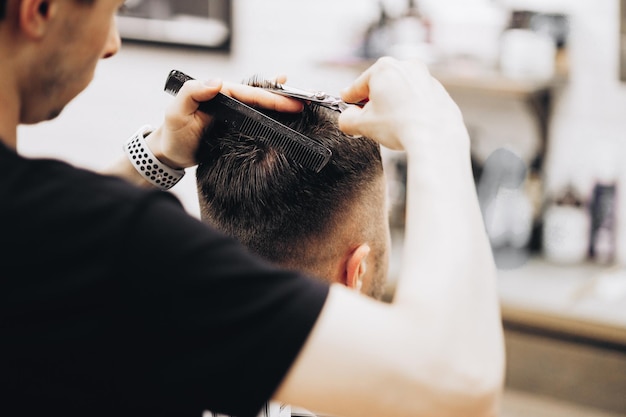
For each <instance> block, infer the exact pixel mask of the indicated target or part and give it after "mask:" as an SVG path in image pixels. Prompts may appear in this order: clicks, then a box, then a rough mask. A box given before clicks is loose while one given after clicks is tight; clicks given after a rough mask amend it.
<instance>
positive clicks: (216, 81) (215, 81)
mask: <svg viewBox="0 0 626 417" xmlns="http://www.w3.org/2000/svg"><path fill="white" fill-rule="evenodd" d="M221 84H222V80H220V79H219V78H214V79H212V80H208V81H205V82H204V85H206V86H207V87H219V86H220V85H221Z"/></svg>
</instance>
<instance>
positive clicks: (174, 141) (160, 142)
mask: <svg viewBox="0 0 626 417" xmlns="http://www.w3.org/2000/svg"><path fill="white" fill-rule="evenodd" d="M278 80H280V81H282V80H284V77H280V78H278ZM220 91H221V92H222V93H224V94H226V95H229V96H232V97H234V98H236V99H237V100H239V101H241V102H244V103H246V104H248V105H250V106H255V107H263V108H266V109H270V110H277V111H282V112H299V111H302V103H300V102H299V101H297V100H294V99H290V98H288V97H283V96H279V95H277V94H273V93H270V92H268V91H265V90H262V89H260V88H254V87H250V86H247V85H245V84H231V83H225V82H222V81H221V80H217V79H214V80H210V81H207V82H201V81H199V80H189V81H187V82H185V84H183V86H182V87H181V89H180V91H179V92H178V94H177V95H176V97H174V100H173V102H172V103H171V104H170V106H169V107H168V109H167V111H166V113H165V120H164V123H163V125H162V126H161V127H159V128H158V129H156V130H155V131H154V132H153V133H152V134H150V136H149V137H148V138H147V141H148V143H149V144H150V149H151V150H152V152H153V153H154V154H155V155H156V156H157V158H159V160H161V161H162V162H163V163H165V164H167V165H168V166H170V167H172V168H186V167H190V166H193V165H195V164H196V161H195V155H196V150H197V149H198V146H199V143H200V138H201V137H202V135H203V133H204V131H205V129H206V128H207V126H209V124H210V123H211V121H212V117H211V116H210V115H208V114H206V113H204V112H202V111H199V110H198V106H199V104H200V103H201V102H203V101H208V100H211V99H212V98H214V97H215V96H216V95H217V93H218V92H220Z"/></svg>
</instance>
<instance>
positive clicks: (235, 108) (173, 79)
mask: <svg viewBox="0 0 626 417" xmlns="http://www.w3.org/2000/svg"><path fill="white" fill-rule="evenodd" d="M192 79H193V78H192V77H190V76H188V75H187V74H185V73H183V72H180V71H178V70H172V71H170V73H169V75H168V77H167V81H166V82H165V91H166V92H168V93H170V94H172V95H174V96H175V95H176V94H178V91H179V90H180V88H181V87H182V86H183V84H184V83H185V81H187V80H192ZM198 108H199V109H200V110H202V111H203V112H205V113H208V114H211V115H212V116H214V117H217V118H218V119H219V120H221V121H222V122H224V123H226V124H227V125H229V126H231V127H233V128H234V129H237V130H238V131H240V132H242V133H244V134H245V135H248V136H251V137H254V138H257V139H258V140H260V141H262V142H264V143H266V144H268V145H270V146H272V147H274V148H276V149H279V150H280V151H281V152H282V153H283V154H285V155H286V156H288V157H289V158H291V159H292V160H294V161H295V162H297V163H299V164H300V165H302V166H304V167H306V168H308V169H311V170H313V171H315V172H320V171H321V170H322V168H324V166H326V164H327V163H328V161H330V157H331V156H332V152H331V150H330V149H328V148H327V147H325V146H323V145H322V144H320V143H318V142H317V141H315V140H313V139H311V138H309V137H307V136H305V135H303V134H301V133H300V132H297V131H295V130H293V129H291V128H290V127H287V126H285V125H284V124H282V123H279V122H277V121H276V120H274V119H272V118H271V117H269V116H266V115H264V114H263V113H261V112H259V111H257V110H255V109H253V108H252V107H250V106H248V105H246V104H244V103H242V102H240V101H239V100H236V99H234V98H232V97H229V96H227V95H225V94H222V93H218V94H217V95H216V96H215V98H213V99H212V100H210V101H205V102H202V103H200V106H199V107H198Z"/></svg>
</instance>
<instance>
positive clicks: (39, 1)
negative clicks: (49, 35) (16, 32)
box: [19, 0, 57, 39]
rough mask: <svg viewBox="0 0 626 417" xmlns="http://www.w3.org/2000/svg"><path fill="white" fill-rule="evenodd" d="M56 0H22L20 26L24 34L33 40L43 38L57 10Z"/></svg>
mask: <svg viewBox="0 0 626 417" xmlns="http://www.w3.org/2000/svg"><path fill="white" fill-rule="evenodd" d="M56 6H57V4H56V1H55V0H22V2H21V3H20V15H19V25H20V28H21V29H22V32H23V33H25V34H26V35H28V36H29V37H31V38H35V39H37V38H41V37H42V36H43V35H44V34H45V32H46V29H47V27H48V23H49V22H50V19H51V17H52V16H53V15H54V14H55V10H56Z"/></svg>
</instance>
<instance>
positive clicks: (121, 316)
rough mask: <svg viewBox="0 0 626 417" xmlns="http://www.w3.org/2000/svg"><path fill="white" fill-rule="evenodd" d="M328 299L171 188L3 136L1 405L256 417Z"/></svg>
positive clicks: (14, 411)
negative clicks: (8, 143) (191, 210)
mask: <svg viewBox="0 0 626 417" xmlns="http://www.w3.org/2000/svg"><path fill="white" fill-rule="evenodd" d="M327 293H328V286H327V285H326V284H323V283H320V282H318V281H317V280H313V279H309V278H307V277H304V276H301V275H299V274H297V273H293V272H287V271H280V270H277V269H276V268H274V267H272V266H270V265H269V264H266V263H264V262H263V261H260V260H258V259H256V258H255V257H253V256H250V255H249V254H248V253H247V252H246V251H245V249H244V248H242V247H241V246H240V245H238V244H237V243H236V242H234V241H232V240H231V239H228V238H226V237H224V236H223V235H221V234H220V233H218V232H216V231H215V230H213V229H211V228H210V227H208V226H207V225H205V224H204V223H202V222H200V221H199V220H197V219H195V218H193V217H191V216H189V215H187V214H186V213H185V212H184V210H183V208H182V206H181V204H180V202H179V201H178V200H177V199H176V198H175V197H174V196H172V194H171V193H168V192H161V191H152V190H143V189H139V188H137V187H134V186H132V185H130V184H128V183H126V182H124V181H123V180H120V179H117V178H112V177H106V176H101V175H98V174H95V173H92V172H89V171H86V170H81V169H77V168H75V167H72V166H70V165H68V164H65V163H62V162H59V161H53V160H43V159H26V158H23V157H20V156H18V155H17V154H16V153H14V152H13V151H11V150H9V149H8V148H6V147H4V146H3V145H1V144H0V415H11V416H18V415H34V414H38V415H64V416H72V415H84V416H87V417H89V416H100V415H107V416H111V417H114V416H123V415H132V416H136V417H139V416H157V415H159V416H160V415H171V416H194V417H200V416H201V413H202V411H203V410H207V409H209V410H212V411H215V412H223V413H229V414H233V415H238V416H254V415H256V413H257V412H258V410H259V408H260V407H261V406H262V404H263V402H264V401H265V400H267V399H268V398H269V397H270V396H271V394H272V392H273V391H274V390H275V389H276V387H277V385H278V384H279V383H280V381H281V379H282V378H283V377H284V375H285V373H286V371H287V370H288V368H289V366H290V364H291V363H292V362H293V360H294V358H295V356H296V355H297V353H298V352H299V350H300V348H301V347H302V344H303V343H304V341H305V340H306V337H307V335H308V333H309V332H310V330H311V328H312V326H313V324H314V323H315V321H316V319H317V317H318V315H319V312H320V310H321V308H322V306H323V304H324V302H325V299H326V296H327ZM277 341H280V342H279V343H277ZM7 411H10V413H7Z"/></svg>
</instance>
